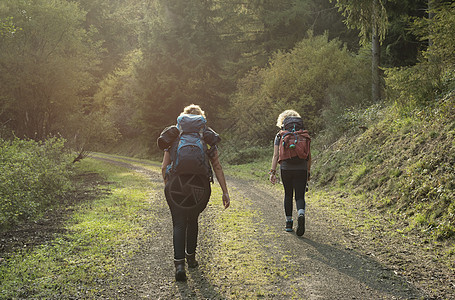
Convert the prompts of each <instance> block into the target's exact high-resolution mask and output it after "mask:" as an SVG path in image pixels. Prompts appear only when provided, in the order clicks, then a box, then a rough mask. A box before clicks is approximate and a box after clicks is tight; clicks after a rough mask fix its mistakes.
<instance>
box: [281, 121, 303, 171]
mask: <svg viewBox="0 0 455 300" xmlns="http://www.w3.org/2000/svg"><path fill="white" fill-rule="evenodd" d="M278 134H279V136H280V144H279V157H278V162H279V163H281V162H282V161H284V160H286V161H292V160H300V159H308V156H309V154H310V143H311V138H310V135H309V134H308V131H307V130H303V120H302V118H300V117H287V118H286V119H285V120H284V122H283V128H282V130H281V131H280V132H279V133H278Z"/></svg>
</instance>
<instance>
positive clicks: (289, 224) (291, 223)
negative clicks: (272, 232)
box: [284, 220, 294, 232]
mask: <svg viewBox="0 0 455 300" xmlns="http://www.w3.org/2000/svg"><path fill="white" fill-rule="evenodd" d="M293 224H294V222H293V221H292V220H290V221H286V228H285V229H284V230H286V231H287V232H291V231H292V225H293Z"/></svg>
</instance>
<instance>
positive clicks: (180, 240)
mask: <svg viewBox="0 0 455 300" xmlns="http://www.w3.org/2000/svg"><path fill="white" fill-rule="evenodd" d="M171 215H172V224H173V231H174V234H173V241H174V259H183V258H185V249H186V252H187V253H188V254H193V253H195V252H196V246H197V236H198V217H199V212H191V213H190V212H185V211H183V210H180V209H175V208H172V209H171Z"/></svg>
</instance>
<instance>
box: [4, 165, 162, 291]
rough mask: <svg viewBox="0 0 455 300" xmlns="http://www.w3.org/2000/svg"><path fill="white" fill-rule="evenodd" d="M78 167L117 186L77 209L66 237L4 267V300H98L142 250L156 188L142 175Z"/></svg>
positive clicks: (22, 253)
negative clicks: (70, 299)
mask: <svg viewBox="0 0 455 300" xmlns="http://www.w3.org/2000/svg"><path fill="white" fill-rule="evenodd" d="M78 168H79V172H82V173H83V172H99V173H101V174H103V175H104V176H105V179H106V180H107V181H108V182H110V183H111V184H109V186H108V187H107V186H105V185H101V186H99V188H109V189H110V194H108V195H103V196H101V197H100V198H98V199H97V200H95V201H93V202H89V203H84V204H81V205H79V206H77V207H76V212H75V213H74V215H73V216H72V217H71V218H70V219H69V220H68V221H67V223H66V224H65V229H66V230H67V231H66V233H65V234H61V235H58V236H56V238H55V239H54V240H53V241H51V242H49V243H47V244H43V245H41V246H38V247H35V248H34V249H32V250H26V249H24V250H23V251H20V252H19V253H16V254H14V255H13V256H11V257H9V258H6V259H5V261H4V262H3V263H2V264H1V265H0V274H1V275H0V281H1V283H2V284H1V289H0V298H3V299H10V298H13V299H14V298H27V297H30V296H33V297H34V298H44V299H45V298H60V297H61V298H67V297H70V296H71V297H76V298H96V295H97V293H98V292H99V288H100V287H106V282H112V284H115V282H114V280H115V278H113V274H114V272H115V270H116V268H117V264H116V262H117V261H119V260H121V259H124V258H127V257H129V256H130V255H132V253H134V251H136V250H137V249H138V239H139V238H140V237H143V236H145V235H146V232H145V230H144V228H142V227H141V226H140V224H141V221H144V220H143V218H145V216H144V214H140V213H139V212H140V211H141V210H144V209H150V203H149V202H148V201H149V200H147V199H149V198H150V195H151V194H152V191H154V188H155V187H154V186H153V185H152V184H151V183H150V181H149V180H147V179H146V178H145V177H143V176H141V175H137V174H134V173H131V172H128V171H126V170H125V169H122V168H118V167H114V166H109V165H106V164H103V163H100V162H96V161H93V160H90V159H87V160H83V161H82V162H81V163H80V164H79V166H78ZM151 215H153V214H151ZM97 283H99V284H97Z"/></svg>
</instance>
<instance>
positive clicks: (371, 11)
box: [330, 0, 388, 44]
mask: <svg viewBox="0 0 455 300" xmlns="http://www.w3.org/2000/svg"><path fill="white" fill-rule="evenodd" d="M330 1H331V2H335V0H330ZM384 2H385V1H383V0H374V1H371V0H336V6H337V7H338V9H339V11H341V12H342V14H343V16H345V17H346V21H345V22H346V24H347V25H348V26H349V27H350V28H356V29H359V30H360V36H361V38H362V39H361V41H362V43H364V44H366V43H368V42H369V41H371V36H372V34H374V33H376V34H377V35H378V36H379V37H380V39H381V40H383V39H384V38H385V34H386V31H387V23H388V20H387V12H386V9H385V5H384Z"/></svg>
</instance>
